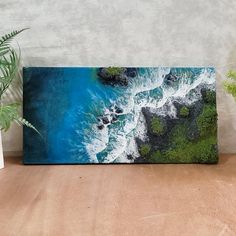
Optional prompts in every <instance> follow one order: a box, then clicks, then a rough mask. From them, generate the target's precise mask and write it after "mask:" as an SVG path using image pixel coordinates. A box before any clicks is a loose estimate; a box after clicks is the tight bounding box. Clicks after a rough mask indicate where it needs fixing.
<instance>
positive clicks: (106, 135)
mask: <svg viewBox="0 0 236 236" xmlns="http://www.w3.org/2000/svg"><path fill="white" fill-rule="evenodd" d="M23 73H24V76H23V77H24V108H23V111H24V117H25V118H26V119H27V120H28V121H29V122H31V123H32V124H33V125H34V126H35V127H36V128H37V130H38V131H39V133H40V135H39V134H38V133H36V132H35V131H34V130H32V129H29V128H27V127H24V163H25V164H94V163H217V161H218V153H217V112H216V91H215V71H214V69H213V68H209V67H207V68H169V67H156V68H124V67H122V68H121V67H107V68H91V67H85V68H83V67H78V68H73V67H66V68H63V67H61V68H53V67H52V68H51V67H27V68H24V71H23Z"/></svg>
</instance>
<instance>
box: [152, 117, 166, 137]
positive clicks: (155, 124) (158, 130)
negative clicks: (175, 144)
mask: <svg viewBox="0 0 236 236" xmlns="http://www.w3.org/2000/svg"><path fill="white" fill-rule="evenodd" d="M151 129H152V132H153V133H154V134H158V135H162V134H164V133H165V124H164V123H163V121H162V120H161V119H160V118H158V117H154V118H152V121H151Z"/></svg>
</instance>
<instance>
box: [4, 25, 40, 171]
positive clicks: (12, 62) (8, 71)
mask: <svg viewBox="0 0 236 236" xmlns="http://www.w3.org/2000/svg"><path fill="white" fill-rule="evenodd" d="M24 30H25V29H22V30H19V31H17V30H16V31H13V32H11V33H9V34H6V35H4V36H2V37H1V38H0V129H1V131H7V130H8V129H9V128H10V125H11V123H12V122H16V123H17V124H19V125H26V126H28V127H29V128H32V129H34V130H35V131H36V132H38V131H37V129H36V128H35V127H34V126H33V125H32V124H30V123H29V122H28V121H27V120H25V119H24V118H22V117H21V116H20V114H19V111H20V107H21V103H20V102H19V101H11V100H12V99H10V98H9V94H10V95H13V94H12V93H14V92H16V91H14V89H10V88H11V86H12V84H13V82H14V81H15V80H16V79H17V78H19V71H20V56H19V54H20V53H17V51H16V50H15V49H14V47H13V46H12V45H11V42H12V40H13V39H14V37H15V36H17V35H18V34H20V33H21V32H23V31H24ZM10 97H14V96H10ZM6 101H7V102H6ZM1 131H0V169H1V168H3V167H4V159H3V149H2V138H1Z"/></svg>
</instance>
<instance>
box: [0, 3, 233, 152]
mask: <svg viewBox="0 0 236 236" xmlns="http://www.w3.org/2000/svg"><path fill="white" fill-rule="evenodd" d="M235 12H236V1H230V0H178V1H177V0H162V1H161V0H103V1H102V0H100V1H99V0H70V1H68V0H60V1H59V0H41V1H39V0H8V1H5V2H4V3H2V1H0V13H1V14H0V15H1V21H0V24H1V28H0V33H1V34H3V33H7V32H9V31H11V30H13V29H20V28H23V27H30V28H31V29H30V30H29V31H27V32H25V33H23V34H22V35H21V36H20V37H19V39H18V42H19V44H20V45H21V48H22V57H23V64H24V66H75V65H79V66H109V65H117V66H159V65H163V66H215V67H216V69H217V101H218V113H219V146H220V151H221V152H236V103H235V102H234V100H233V99H232V98H231V97H230V96H229V95H227V94H225V92H224V91H223V89H222V81H223V79H224V75H225V73H226V71H227V70H228V69H229V68H236V14H235ZM21 136H22V132H21V129H20V128H16V127H15V126H14V127H13V128H12V129H11V130H10V132H9V133H8V134H5V135H4V148H5V150H7V151H15V150H17V151H18V150H21V149H22V139H21Z"/></svg>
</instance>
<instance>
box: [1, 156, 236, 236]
mask: <svg viewBox="0 0 236 236" xmlns="http://www.w3.org/2000/svg"><path fill="white" fill-rule="evenodd" d="M8 235H13V236H37V235H45V236H51V235H53V236H54V235H55V236H60V235H63V236H73V235H76V236H80V235H81V236H87V235H89V236H90V235H99V236H100V235H101V236H112V235H119V236H120V235H121V236H123V235H134V236H137V235H142V236H148V235H155V236H156V235H161V236H165V235H168V236H170V235H181V236H183V235H186V236H190V235H191V236H194V235H197V236H206V235H213V236H216V235H219V236H220V235H221V236H222V235H236V155H235V156H233V155H224V156H223V155H222V156H221V158H220V163H219V164H218V165H106V166H98V165H94V166H89V165H85V166H79V165H77V166H76V165H67V166H53V165H51V166H23V165H21V164H20V158H7V163H6V167H5V169H3V170H0V236H8Z"/></svg>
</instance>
